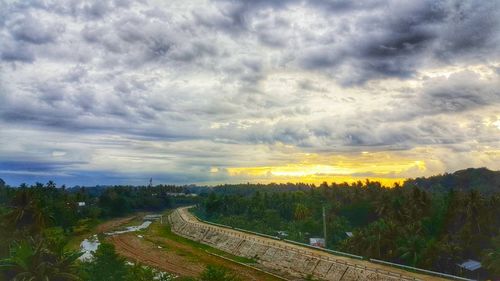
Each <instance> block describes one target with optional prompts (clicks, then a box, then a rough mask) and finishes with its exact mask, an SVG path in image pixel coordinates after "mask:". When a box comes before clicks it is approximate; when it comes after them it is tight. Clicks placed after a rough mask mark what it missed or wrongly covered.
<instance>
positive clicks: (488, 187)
mask: <svg viewBox="0 0 500 281" xmlns="http://www.w3.org/2000/svg"><path fill="white" fill-rule="evenodd" d="M404 186H408V187H411V186H416V187H419V188H422V189H424V190H427V191H430V192H447V191H449V190H451V189H453V190H456V191H469V190H474V189H475V190H478V191H479V192H481V193H483V194H492V193H495V192H500V171H491V170H489V169H487V168H468V169H465V170H459V171H456V172H454V173H451V174H450V173H445V174H443V175H437V176H431V177H428V178H425V177H422V178H416V179H409V180H407V181H406V182H405V183H404Z"/></svg>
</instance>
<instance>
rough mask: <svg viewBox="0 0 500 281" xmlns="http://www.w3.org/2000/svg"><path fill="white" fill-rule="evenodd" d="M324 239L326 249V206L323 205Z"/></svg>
mask: <svg viewBox="0 0 500 281" xmlns="http://www.w3.org/2000/svg"><path fill="white" fill-rule="evenodd" d="M323 238H324V239H325V248H326V212H325V205H323Z"/></svg>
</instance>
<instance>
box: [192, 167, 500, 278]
mask: <svg viewBox="0 0 500 281" xmlns="http://www.w3.org/2000/svg"><path fill="white" fill-rule="evenodd" d="M475 172H476V171H474V175H475V174H477V173H475ZM460 176H461V178H462V179H463V175H460ZM439 177H443V178H447V180H448V181H449V178H450V176H449V175H448V174H445V175H441V176H437V177H432V179H431V180H432V181H433V182H438V183H440V182H442V180H443V179H442V178H441V179H440V178H439ZM466 179H467V182H466V183H463V182H462V183H460V181H457V180H456V179H453V181H451V182H454V183H455V184H457V185H460V188H455V189H454V188H449V187H448V186H446V187H443V185H441V184H435V185H430V184H427V182H425V179H422V178H420V179H418V180H417V181H416V180H409V181H407V182H405V184H403V186H400V185H395V186H394V187H392V188H387V187H384V186H382V185H381V184H380V183H378V182H372V181H369V180H367V181H365V182H357V183H352V184H348V183H343V184H335V183H333V184H327V183H323V184H321V185H320V186H318V187H314V188H311V187H309V188H303V186H300V187H299V188H297V187H296V186H293V184H289V185H285V186H284V185H281V186H277V185H274V186H266V187H265V188H256V187H255V186H252V185H247V186H246V187H245V186H244V185H240V186H234V187H231V186H224V187H223V188H222V189H220V190H219V189H218V188H214V189H213V192H212V193H210V194H207V195H206V196H205V199H204V200H203V202H202V203H201V204H200V205H199V208H197V209H196V211H195V212H196V213H197V215H199V216H200V217H202V218H204V219H207V220H210V221H213V222H216V223H221V224H225V225H229V226H233V227H239V228H243V229H247V230H252V231H256V232H261V233H265V234H269V235H275V236H276V235H284V236H286V238H288V239H291V240H295V241H299V242H304V243H308V238H311V237H322V236H323V225H322V208H323V207H325V208H326V218H327V224H326V226H327V246H328V248H332V249H335V250H340V251H344V252H348V253H353V254H357V255H361V256H364V257H369V258H375V259H382V260H385V261H390V262H395V263H400V264H405V265H410V266H414V267H419V268H424V269H429V270H434V271H439V272H445V273H450V274H456V275H461V274H463V272H462V271H461V269H460V268H459V267H458V266H457V264H459V263H462V262H464V261H465V260H468V259H473V260H478V261H480V262H481V263H482V266H483V272H482V274H483V277H484V278H498V277H500V207H499V206H500V192H498V191H499V190H500V188H499V187H500V186H497V187H495V186H494V187H489V188H488V192H486V193H483V192H480V190H482V189H479V190H478V189H475V188H474V187H473V186H471V185H470V184H471V183H474V182H478V180H476V179H474V178H471V177H469V178H466ZM417 182H418V183H419V184H415V183H417ZM424 182H425V184H423V183H424ZM479 182H481V183H482V184H484V183H483V179H481V180H480V181H479ZM493 184H495V183H493ZM419 185H420V187H419ZM422 186H424V187H422ZM288 189H296V190H292V191H290V190H288ZM284 190H286V191H284ZM492 190H493V191H492ZM473 277H476V276H475V275H474V276H473Z"/></svg>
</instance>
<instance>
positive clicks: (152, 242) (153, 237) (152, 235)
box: [107, 222, 280, 281]
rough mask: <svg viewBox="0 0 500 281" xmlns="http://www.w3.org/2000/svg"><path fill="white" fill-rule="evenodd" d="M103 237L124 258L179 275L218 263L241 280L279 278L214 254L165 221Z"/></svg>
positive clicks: (195, 273)
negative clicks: (142, 229) (171, 227)
mask: <svg viewBox="0 0 500 281" xmlns="http://www.w3.org/2000/svg"><path fill="white" fill-rule="evenodd" d="M118 225H121V224H118ZM108 230H109V229H107V231H108ZM139 235H140V237H139ZM107 240H108V241H109V242H111V243H113V244H114V245H115V248H116V251H117V252H118V253H119V254H120V255H122V256H124V257H125V258H127V260H130V261H132V262H139V263H142V264H145V265H149V266H153V267H155V268H157V269H159V270H162V271H166V272H170V273H174V274H176V275H179V276H189V277H198V276H199V275H200V273H201V272H202V271H203V270H205V268H206V266H207V265H219V266H223V267H225V268H227V269H229V270H231V271H233V272H234V273H236V274H237V275H238V276H239V277H240V278H241V279H242V280H251V281H258V280H265V281H276V280H280V279H278V278H276V277H273V276H271V275H268V274H265V273H263V272H260V271H257V270H255V269H252V268H250V267H246V266H244V265H240V264H237V263H234V262H232V261H229V260H226V259H224V258H220V257H217V256H214V255H212V254H210V253H209V252H207V247H199V246H197V245H196V244H192V243H193V242H192V241H189V240H187V239H185V238H183V237H180V236H177V235H176V234H174V233H172V232H170V229H169V228H168V226H167V225H165V224H164V225H160V223H159V222H154V223H153V224H151V226H150V227H149V228H148V229H147V230H145V231H141V232H131V233H125V234H120V235H113V236H109V237H108V238H107ZM201 246H203V245H201ZM214 250H215V249H214Z"/></svg>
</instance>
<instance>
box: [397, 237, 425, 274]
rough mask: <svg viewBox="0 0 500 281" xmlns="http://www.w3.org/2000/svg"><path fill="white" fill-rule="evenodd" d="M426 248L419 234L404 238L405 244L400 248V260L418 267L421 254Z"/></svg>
mask: <svg viewBox="0 0 500 281" xmlns="http://www.w3.org/2000/svg"><path fill="white" fill-rule="evenodd" d="M424 248H425V240H424V239H423V238H422V237H421V236H420V235H418V234H412V235H410V236H409V237H406V238H404V242H403V244H402V245H401V246H400V247H399V248H398V252H399V253H400V258H402V259H404V260H406V261H407V262H409V263H410V265H411V266H417V264H418V262H419V261H420V254H421V253H422V250H423V249H424Z"/></svg>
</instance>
